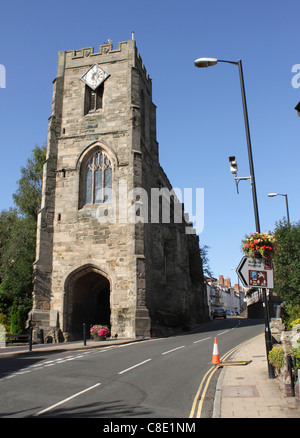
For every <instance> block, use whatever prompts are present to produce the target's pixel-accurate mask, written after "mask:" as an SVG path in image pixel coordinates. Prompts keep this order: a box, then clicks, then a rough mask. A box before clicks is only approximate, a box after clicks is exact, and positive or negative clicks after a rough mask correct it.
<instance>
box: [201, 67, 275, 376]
mask: <svg viewBox="0 0 300 438" xmlns="http://www.w3.org/2000/svg"><path fill="white" fill-rule="evenodd" d="M218 62H225V63H227V64H234V65H237V66H238V69H239V77H240V86H241V93H242V102H243V113H244V122H245V130H246V139H247V150H248V160H249V168H250V180H251V188H252V198H253V207H254V217H255V226H256V232H258V233H260V223H259V214H258V204H257V195H256V185H255V175H254V165H253V156H252V146H251V139H250V129H249V120H248V111H247V103H246V93H245V84H244V75H243V67H242V61H241V59H239V60H238V61H225V60H222V59H216V58H198V59H196V60H195V61H194V64H195V66H196V67H199V68H203V67H211V66H214V65H216V64H217V63H218ZM263 304H264V314H265V341H266V351H267V362H268V371H269V378H270V379H273V378H274V377H275V375H274V369H273V367H272V365H271V364H270V362H269V359H268V356H269V352H270V351H271V349H272V338H271V331H270V325H269V312H268V300H267V293H266V289H264V288H263Z"/></svg>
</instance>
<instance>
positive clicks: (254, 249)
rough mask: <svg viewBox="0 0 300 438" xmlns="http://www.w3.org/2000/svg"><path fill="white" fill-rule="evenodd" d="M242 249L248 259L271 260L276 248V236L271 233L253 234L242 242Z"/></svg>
mask: <svg viewBox="0 0 300 438" xmlns="http://www.w3.org/2000/svg"><path fill="white" fill-rule="evenodd" d="M242 243H243V245H242V249H243V251H244V253H245V255H246V256H247V257H251V258H264V259H271V258H272V257H273V255H274V252H275V251H278V248H276V241H275V235H274V234H271V233H268V234H267V233H251V234H250V236H245V239H244V240H243V241H242Z"/></svg>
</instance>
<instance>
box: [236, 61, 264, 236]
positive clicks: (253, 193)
mask: <svg viewBox="0 0 300 438" xmlns="http://www.w3.org/2000/svg"><path fill="white" fill-rule="evenodd" d="M238 67H239V74H240V84H241V92H242V101H243V111H244V120H245V129H246V138H247V148H248V158H249V168H250V176H251V188H252V197H253V207H254V216H255V225H256V231H257V232H258V233H260V224H259V216H258V205H257V196H256V185H255V176H254V166H253V157H252V147H251V139H250V129H249V120H248V111H247V103H246V94H245V85H244V75H243V67H242V61H241V60H240V59H239V60H238Z"/></svg>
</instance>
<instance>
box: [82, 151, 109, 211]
mask: <svg viewBox="0 0 300 438" xmlns="http://www.w3.org/2000/svg"><path fill="white" fill-rule="evenodd" d="M111 189H112V164H111V161H110V159H109V158H108V156H107V155H106V154H105V152H103V151H102V150H98V151H97V152H95V153H94V154H93V155H92V156H91V157H90V158H89V159H88V161H87V163H86V165H85V168H84V204H85V205H89V204H102V203H105V202H111Z"/></svg>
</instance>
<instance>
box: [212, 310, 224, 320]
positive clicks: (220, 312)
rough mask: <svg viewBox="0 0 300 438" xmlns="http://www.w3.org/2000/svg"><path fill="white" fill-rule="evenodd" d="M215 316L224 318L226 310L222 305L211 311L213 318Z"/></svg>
mask: <svg viewBox="0 0 300 438" xmlns="http://www.w3.org/2000/svg"><path fill="white" fill-rule="evenodd" d="M215 318H224V319H225V318H226V312H225V310H224V309H223V307H216V308H215V309H214V311H213V319H215Z"/></svg>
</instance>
